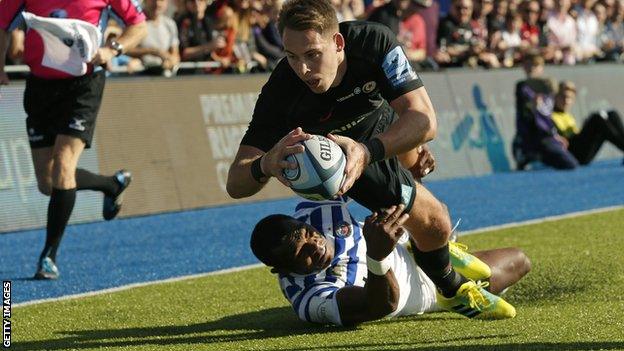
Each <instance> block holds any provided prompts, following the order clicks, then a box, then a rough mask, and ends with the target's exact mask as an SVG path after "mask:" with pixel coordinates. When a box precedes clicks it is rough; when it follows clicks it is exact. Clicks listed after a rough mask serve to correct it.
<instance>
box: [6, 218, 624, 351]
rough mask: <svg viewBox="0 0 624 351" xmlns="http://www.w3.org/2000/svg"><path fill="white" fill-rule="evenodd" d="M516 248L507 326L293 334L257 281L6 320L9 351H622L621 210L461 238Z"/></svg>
mask: <svg viewBox="0 0 624 351" xmlns="http://www.w3.org/2000/svg"><path fill="white" fill-rule="evenodd" d="M460 241H462V242H464V243H466V244H468V245H469V246H470V249H471V250H478V249H486V248H494V247H504V246H516V247H520V248H522V249H523V250H524V251H525V252H526V253H527V255H528V256H529V257H530V258H531V260H532V263H533V271H532V272H531V273H529V275H528V276H527V277H525V279H524V280H522V281H521V282H520V283H519V284H517V285H516V286H514V287H513V288H512V289H510V290H509V292H508V293H507V294H506V295H505V297H506V299H507V300H508V301H509V302H511V303H512V304H514V305H515V306H516V308H517V310H518V315H517V317H516V318H514V319H512V320H504V321H478V320H468V319H465V318H463V317H461V316H459V315H457V314H452V313H435V314H428V315H423V316H417V317H407V318H399V319H391V320H382V321H377V322H370V323H365V324H363V325H361V326H359V327H357V328H353V329H344V328H335V327H319V326H311V325H308V324H305V323H303V322H300V321H299V320H298V319H297V318H296V316H295V314H294V313H293V312H292V310H291V309H290V307H289V306H288V305H287V302H286V300H285V299H284V298H283V296H282V295H281V293H280V291H279V288H278V286H277V282H276V279H275V278H274V277H273V276H272V275H271V274H270V273H269V271H268V269H265V268H258V269H252V270H247V271H242V272H237V273H230V274H223V275H213V276H208V277H204V278H197V279H191V280H185V281H181V282H175V283H166V284H156V285H151V286H145V287H141V288H135V289H131V290H126V291H122V292H117V293H111V294H104V295H98V296H92V297H87V298H81V299H75V300H66V301H58V302H50V303H43V304H39V305H32V306H25V307H20V308H15V309H14V310H13V316H12V323H13V345H12V347H11V349H14V350H94V349H98V350H119V349H122V350H185V351H186V350H330V349H331V350H440V351H442V350H445V351H446V350H449V351H454V350H457V351H460V350H461V351H477V350H479V351H494V350H624V297H623V296H624V295H623V291H624V257H623V256H622V252H623V250H624V210H618V211H612V212H606V213H600V214H592V215H587V216H582V217H576V218H571V219H564V220H559V221H554V222H546V223H541V224H534V225H528V226H522V227H515V228H511V229H505V230H498V231H494V232H488V233H482V234H475V235H470V236H466V237H463V238H461V240H460Z"/></svg>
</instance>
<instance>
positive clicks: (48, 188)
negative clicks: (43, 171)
mask: <svg viewBox="0 0 624 351" xmlns="http://www.w3.org/2000/svg"><path fill="white" fill-rule="evenodd" d="M37 188H38V189H39V192H40V193H41V194H43V195H45V196H50V194H52V180H50V179H46V180H37Z"/></svg>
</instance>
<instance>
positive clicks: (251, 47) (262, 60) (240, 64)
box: [231, 0, 268, 73]
mask: <svg viewBox="0 0 624 351" xmlns="http://www.w3.org/2000/svg"><path fill="white" fill-rule="evenodd" d="M231 6H232V9H233V10H234V18H235V21H234V23H235V26H234V29H235V33H236V36H235V37H236V41H235V45H234V55H235V60H236V69H237V71H238V72H241V73H242V72H247V71H249V70H250V69H252V68H253V67H255V66H258V67H260V69H262V70H266V69H267V67H268V60H267V58H266V57H265V56H264V55H262V54H261V53H259V52H258V47H257V45H256V40H255V36H254V33H253V27H254V25H255V23H254V21H255V19H256V17H254V16H253V15H252V8H251V1H250V0H232V2H231Z"/></svg>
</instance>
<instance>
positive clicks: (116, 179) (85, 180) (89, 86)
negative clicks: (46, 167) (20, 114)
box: [60, 72, 132, 220]
mask: <svg viewBox="0 0 624 351" xmlns="http://www.w3.org/2000/svg"><path fill="white" fill-rule="evenodd" d="M105 83H106V77H105V74H104V72H96V73H94V74H92V75H91V76H85V77H81V79H80V80H78V81H76V83H75V85H74V86H73V87H72V89H71V93H70V94H71V96H73V97H74V98H73V99H71V100H69V104H70V107H69V110H70V111H72V113H71V118H70V119H69V120H68V121H67V123H66V124H65V125H62V126H60V129H61V132H60V133H61V134H66V135H73V136H76V137H78V138H80V139H82V140H83V141H84V142H85V148H87V149H88V148H90V147H91V140H92V139H93V133H94V132H95V124H96V120H97V115H98V111H99V109H100V105H101V102H102V96H103V94H104V86H105ZM131 180H132V175H131V174H130V172H128V171H126V170H123V169H122V170H119V171H117V172H116V173H115V174H114V175H112V176H103V175H100V174H95V173H92V172H90V171H87V170H85V169H80V168H79V169H77V170H76V187H77V190H94V191H100V192H102V193H103V194H104V204H103V207H102V216H103V217H104V219H106V220H111V219H113V218H115V216H117V214H118V213H119V210H120V209H121V203H122V199H123V193H124V191H125V190H126V188H127V187H128V185H130V182H131Z"/></svg>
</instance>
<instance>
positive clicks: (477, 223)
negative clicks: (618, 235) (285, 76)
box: [0, 160, 624, 303]
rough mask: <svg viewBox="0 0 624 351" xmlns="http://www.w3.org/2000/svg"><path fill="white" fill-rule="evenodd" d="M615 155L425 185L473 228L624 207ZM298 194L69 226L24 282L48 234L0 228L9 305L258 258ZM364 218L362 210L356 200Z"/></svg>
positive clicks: (623, 171) (623, 175)
mask: <svg viewBox="0 0 624 351" xmlns="http://www.w3.org/2000/svg"><path fill="white" fill-rule="evenodd" d="M623 182H624V167H622V165H621V160H610V161H602V162H597V163H595V164H593V165H591V166H589V167H583V168H580V169H577V170H574V171H554V170H540V171H532V172H514V173H499V174H493V175H488V176H483V177H470V178H461V179H453V180H444V181H432V182H429V183H427V184H426V185H427V187H428V188H429V189H430V190H431V191H432V192H433V193H434V194H435V195H436V196H437V197H438V198H440V199H441V200H442V201H444V202H445V203H446V204H447V205H448V207H449V211H450V213H451V216H452V217H453V219H457V218H462V222H461V226H460V228H459V229H460V230H464V231H465V230H473V229H477V228H483V227H487V226H493V225H500V224H506V223H512V222H518V221H526V220H530V219H538V218H543V217H547V216H554V215H561V214H566V213H570V212H577V211H584V210H590V209H596V208H603V207H610V206H618V205H623V204H624V184H623ZM298 201H299V200H298V198H292V199H286V200H279V201H265V202H258V203H252V204H244V205H233V206H223V207H216V208H206V209H200V210H194V211H185V212H177V213H167V214H159V215H152V216H146V217H135V218H126V219H121V220H115V221H111V222H97V223H88V224H80V225H72V226H69V227H68V228H67V231H66V234H65V237H64V238H63V243H62V245H61V248H60V250H59V254H58V258H57V263H58V266H59V269H60V272H61V275H60V278H59V280H57V281H34V280H31V277H32V276H33V274H34V272H35V268H36V267H35V265H36V261H37V256H38V255H39V251H40V250H41V248H42V246H43V242H44V240H45V230H43V229H40V230H32V231H21V232H16V233H7V234H0V277H1V278H2V279H3V280H12V281H13V302H14V303H21V302H26V301H31V300H37V299H45V298H53V297H59V296H63V295H70V294H77V293H84V292H89V291H94V290H101V289H107V288H112V287H117V286H121V285H127V284H132V283H140V282H146V281H154V280H161V279H167V278H172V277H178V276H184V275H190V274H198V273H204V272H210V271H215V270H220V269H226V268H233V267H238V266H243V265H249V264H254V263H257V262H258V261H257V260H256V259H255V258H254V257H253V255H252V254H251V251H250V249H249V248H248V242H249V234H250V231H251V230H252V228H253V226H254V224H255V223H256V222H257V221H258V220H259V219H260V218H262V217H264V216H266V215H269V214H272V213H286V214H289V213H292V211H293V209H294V206H295V205H296V204H297V202H298ZM352 210H353V212H354V214H355V215H356V216H357V217H358V218H360V219H363V218H364V216H366V215H368V211H367V210H366V209H364V208H362V207H360V206H359V205H355V204H354V205H353V207H352Z"/></svg>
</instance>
